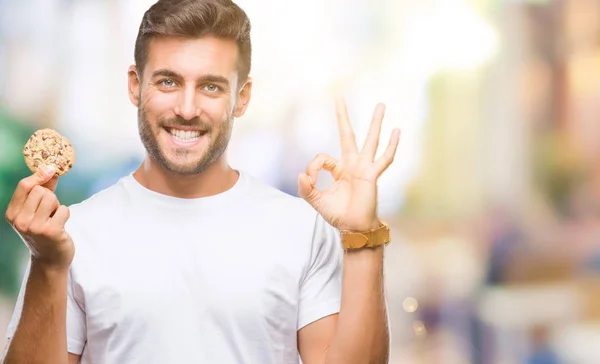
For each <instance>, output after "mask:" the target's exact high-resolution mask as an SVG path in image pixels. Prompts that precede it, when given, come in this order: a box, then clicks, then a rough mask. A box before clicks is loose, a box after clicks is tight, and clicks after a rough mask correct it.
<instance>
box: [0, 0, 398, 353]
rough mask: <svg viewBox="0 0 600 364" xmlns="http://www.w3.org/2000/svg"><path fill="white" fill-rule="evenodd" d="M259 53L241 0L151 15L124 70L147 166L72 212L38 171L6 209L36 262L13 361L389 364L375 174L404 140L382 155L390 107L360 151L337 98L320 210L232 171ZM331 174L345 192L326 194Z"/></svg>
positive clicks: (335, 188) (203, 2)
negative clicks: (230, 155)
mask: <svg viewBox="0 0 600 364" xmlns="http://www.w3.org/2000/svg"><path fill="white" fill-rule="evenodd" d="M250 53H251V44H250V22H249V20H248V19H247V17H246V14H245V13H244V12H243V11H242V10H241V9H240V8H239V7H238V6H236V5H235V4H234V3H232V2H231V1H230V0H161V1H159V2H158V3H156V4H155V5H153V6H152V7H151V8H150V9H149V10H148V11H147V12H146V13H145V15H144V18H143V20H142V23H141V26H140V30H139V35H138V38H137V41H136V45H135V64H136V65H135V66H131V67H130V69H129V73H128V77H129V96H130V99H131V101H132V103H133V104H134V105H135V106H136V107H138V110H139V112H138V125H139V132H140V137H141V139H142V141H143V144H144V146H145V148H146V150H147V152H148V153H147V158H146V159H145V160H144V162H143V164H142V165H141V166H140V167H139V169H137V170H136V171H135V172H134V173H132V174H131V175H129V176H126V177H124V178H123V179H121V180H120V181H119V182H118V183H116V184H115V185H113V186H111V187H110V188H108V189H106V190H104V191H102V192H100V193H98V194H96V195H94V196H92V197H91V198H89V199H87V200H86V201H84V202H82V203H79V204H76V205H74V206H71V207H69V208H67V207H65V206H61V205H60V204H59V202H58V201H57V199H56V196H55V195H54V193H53V191H54V188H55V186H56V183H57V178H56V177H52V176H53V175H54V172H53V170H51V169H50V170H47V171H45V172H44V171H40V172H38V173H36V174H33V175H31V176H29V177H27V178H25V179H23V180H22V182H21V183H20V184H19V185H18V187H17V188H16V190H15V193H14V195H13V198H12V200H11V203H10V205H9V206H8V209H7V211H6V218H7V220H8V221H9V222H10V223H11V224H12V225H13V226H14V227H15V230H16V231H17V232H18V233H19V234H20V235H21V236H22V237H23V240H24V242H25V243H26V244H27V246H28V247H29V248H30V251H31V260H30V264H29V265H28V267H27V272H26V275H25V277H26V278H25V279H24V282H23V287H22V289H21V293H20V295H19V298H18V302H17V306H16V308H15V313H14V316H13V319H12V322H11V323H10V326H9V328H8V336H9V339H10V342H9V345H8V347H7V351H6V354H5V355H6V356H5V359H4V361H3V362H4V363H5V364H21V363H52V364H60V363H65V364H66V363H78V362H81V363H110V364H112V363H119V364H127V363H143V364H152V363H157V364H159V363H160V364H164V363H211V364H213V363H227V364H229V363H260V364H282V363H298V362H299V356H300V357H301V359H302V361H303V362H304V363H305V364H323V363H327V364H333V363H344V364H351V363H384V362H387V356H388V345H389V343H388V342H389V338H388V327H387V317H386V310H385V300H384V295H383V275H382V270H383V267H382V266H383V246H384V244H385V243H386V242H388V241H389V235H388V234H389V231H388V230H387V227H386V226H385V225H384V224H382V223H381V222H380V221H379V220H378V218H377V213H376V210H377V209H376V200H377V178H378V177H379V176H380V175H381V173H383V171H384V170H385V169H386V168H387V167H388V166H389V165H390V163H391V162H392V158H393V156H394V154H395V150H396V147H397V144H398V139H399V131H398V130H395V131H394V132H393V134H392V137H391V139H390V143H389V145H388V147H387V149H386V151H385V153H384V155H383V156H382V157H380V158H379V159H376V160H375V159H374V158H375V152H376V149H377V146H378V140H379V134H380V127H381V122H382V118H383V113H384V108H383V105H379V106H378V107H377V108H376V110H375V113H374V116H373V120H372V123H371V128H370V132H369V134H368V137H367V140H366V142H365V144H364V146H363V148H362V150H359V149H358V148H357V146H356V142H355V139H354V134H353V131H352V129H351V126H350V123H349V121H348V117H347V114H346V109H345V106H344V104H343V103H342V102H338V103H337V105H336V109H337V117H338V124H339V129H340V135H341V145H342V151H343V155H342V158H341V159H340V160H339V161H338V160H335V159H334V158H332V157H330V156H326V155H319V156H317V157H316V158H315V159H314V160H313V161H312V162H310V164H309V165H308V167H307V169H306V173H302V174H301V175H300V176H299V179H298V184H299V187H298V188H299V190H298V191H299V194H300V195H301V196H302V197H303V198H304V200H305V201H306V202H308V203H306V202H305V201H304V200H302V199H297V198H294V197H291V196H288V195H285V194H283V193H281V192H279V191H277V190H275V189H273V188H271V187H268V186H266V185H263V184H262V183H260V182H259V181H257V180H256V179H254V178H252V177H251V176H249V175H247V174H245V173H244V172H241V171H238V170H234V169H232V167H230V166H229V164H228V163H227V160H226V156H225V150H226V148H227V144H228V142H229V137H230V135H231V130H232V126H233V120H234V118H235V117H240V116H242V115H243V114H244V112H245V110H246V108H247V106H248V102H249V101H250V94H251V87H252V80H251V79H250V78H249V77H248V74H249V72H250ZM322 169H325V170H328V171H330V172H331V173H332V174H333V176H334V178H335V182H334V183H333V185H332V186H331V187H330V188H328V189H326V190H323V191H319V190H317V189H315V187H314V186H315V183H316V181H317V175H318V172H319V171H320V170H322ZM343 248H346V249H343ZM342 263H343V265H342ZM342 267H343V268H342ZM299 354H300V355H299Z"/></svg>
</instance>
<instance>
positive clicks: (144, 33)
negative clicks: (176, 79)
mask: <svg viewBox="0 0 600 364" xmlns="http://www.w3.org/2000/svg"><path fill="white" fill-rule="evenodd" d="M250 28H251V26H250V19H248V16H247V15H246V13H245V12H244V10H242V9H241V8H240V7H239V6H238V5H236V4H235V3H234V2H233V1H231V0H159V1H158V2H156V3H155V4H154V5H152V6H151V7H150V8H149V9H148V10H147V11H146V12H145V13H144V17H143V18H142V23H141V24H140V29H139V31H138V36H137V39H136V41H135V51H134V58H135V63H136V66H137V69H138V75H139V77H141V73H142V72H143V71H144V66H145V65H146V61H147V60H148V45H149V43H150V41H151V39H152V38H153V37H159V36H176V37H186V38H200V37H203V36H206V35H213V36H216V37H218V38H224V39H231V40H234V41H236V43H237V45H238V74H239V84H240V85H241V84H243V82H244V81H246V78H247V77H248V74H249V73H250V66H251V54H252V44H251V42H250Z"/></svg>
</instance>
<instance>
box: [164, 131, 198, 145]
mask: <svg viewBox="0 0 600 364" xmlns="http://www.w3.org/2000/svg"><path fill="white" fill-rule="evenodd" d="M165 130H166V131H167V132H168V133H169V134H171V137H172V138H173V139H174V140H175V141H178V142H181V143H194V142H197V141H198V140H200V137H202V135H204V134H206V132H205V131H201V130H181V129H176V128H165Z"/></svg>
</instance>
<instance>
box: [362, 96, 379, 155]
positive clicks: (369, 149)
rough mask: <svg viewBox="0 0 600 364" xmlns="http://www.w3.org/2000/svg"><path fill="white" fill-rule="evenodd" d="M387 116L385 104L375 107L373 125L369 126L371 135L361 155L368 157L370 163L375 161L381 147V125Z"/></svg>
mask: <svg viewBox="0 0 600 364" xmlns="http://www.w3.org/2000/svg"><path fill="white" fill-rule="evenodd" d="M384 115H385V104H383V103H379V104H377V106H376V107H375V111H374V112H373V117H372V118H371V125H370V126H369V133H368V134H367V139H366V140H365V144H364V145H363V149H362V151H361V154H362V155H364V156H365V157H367V158H368V159H369V160H370V161H372V160H373V159H375V154H376V153H377V147H378V146H379V134H381V123H382V122H383V116H384Z"/></svg>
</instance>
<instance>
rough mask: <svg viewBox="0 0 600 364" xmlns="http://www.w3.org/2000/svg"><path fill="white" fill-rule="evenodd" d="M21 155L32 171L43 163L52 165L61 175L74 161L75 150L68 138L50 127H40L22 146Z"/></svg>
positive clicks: (36, 169) (35, 170) (43, 164)
mask: <svg viewBox="0 0 600 364" xmlns="http://www.w3.org/2000/svg"><path fill="white" fill-rule="evenodd" d="M23 156H24V157H25V163H26V164H27V167H29V169H30V170H31V171H32V172H33V173H35V172H37V171H38V169H39V168H41V167H43V166H45V165H53V166H54V168H55V169H56V174H57V175H58V176H62V175H64V174H66V173H67V172H68V171H69V170H70V169H71V167H73V163H75V151H74V150H73V146H72V145H71V142H70V141H69V139H67V138H65V137H64V136H62V135H60V134H59V133H58V132H56V130H52V129H40V130H38V131H36V132H35V133H33V135H32V136H31V137H30V138H29V140H28V141H27V143H26V144H25V147H23Z"/></svg>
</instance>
